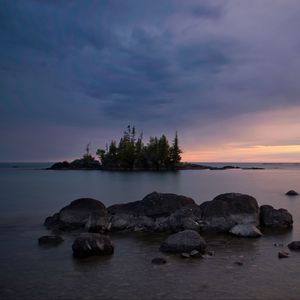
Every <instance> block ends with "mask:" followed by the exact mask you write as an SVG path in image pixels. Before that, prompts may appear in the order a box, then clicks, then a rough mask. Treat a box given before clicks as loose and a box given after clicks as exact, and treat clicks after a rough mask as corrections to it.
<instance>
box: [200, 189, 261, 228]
mask: <svg viewBox="0 0 300 300" xmlns="http://www.w3.org/2000/svg"><path fill="white" fill-rule="evenodd" d="M200 209H201V210H202V219H203V221H204V222H205V223H206V225H204V226H203V230H214V231H219V232H228V231H229V230H230V229H231V228H232V227H233V226H235V225H238V224H253V225H255V226H257V225H258V224H259V208H258V204H257V201H256V199H255V198H253V197H252V196H249V195H244V194H238V193H228V194H222V195H219V196H217V197H216V198H214V199H213V200H212V201H207V202H204V203H202V204H201V205H200Z"/></svg>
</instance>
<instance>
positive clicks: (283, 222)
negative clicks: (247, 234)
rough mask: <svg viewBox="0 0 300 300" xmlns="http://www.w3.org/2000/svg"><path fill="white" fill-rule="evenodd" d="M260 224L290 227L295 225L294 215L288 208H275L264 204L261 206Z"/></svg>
mask: <svg viewBox="0 0 300 300" xmlns="http://www.w3.org/2000/svg"><path fill="white" fill-rule="evenodd" d="M260 225H261V226H264V227H273V228H290V227H292V226H293V217H292V215H291V214H290V213H289V212H288V211H287V210H286V209H283V208H280V209H275V208H274V207H273V206H271V205H262V206H261V207H260Z"/></svg>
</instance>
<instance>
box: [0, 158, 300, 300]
mask: <svg viewBox="0 0 300 300" xmlns="http://www.w3.org/2000/svg"><path fill="white" fill-rule="evenodd" d="M47 166H48V165H47V164H39V165H37V164H34V165H32V164H25V165H24V164H22V165H20V164H1V165H0V189H1V200H0V238H1V244H0V270H1V274H0V299H95V298H99V299H100V298H101V299H200V298H205V299H298V298H299V292H300V269H299V267H298V266H299V264H300V253H297V252H292V253H291V257H290V258H288V259H282V260H279V259H278V257H277V253H278V251H279V250H281V249H282V248H279V247H274V243H284V244H287V243H288V242H290V241H292V240H297V239H298V240H299V239H300V197H295V198H288V197H286V196H285V195H284V194H285V192H286V191H288V190H289V189H295V190H298V191H300V180H299V179H300V168H299V165H298V166H297V165H278V164H276V165H272V166H268V167H267V169H266V170H227V171H199V170H191V171H180V172H174V173H172V172H166V173H164V172H162V173H155V172H136V173H128V172H104V171H102V172H101V171H47V170H38V169H39V168H45V167H47ZM251 166H252V165H251ZM265 167H266V166H265ZM155 190H156V191H160V192H173V193H178V194H183V195H186V196H190V197H192V198H193V199H194V200H195V201H196V202H197V203H201V202H203V201H206V200H211V199H212V198H214V197H215V196H217V195H218V194H220V193H226V192H241V193H247V194H250V195H252V196H254V197H256V199H257V200H258V202H259V204H260V205H262V204H271V205H273V206H274V207H276V208H279V207H284V208H286V209H288V210H289V211H290V212H291V213H292V214H293V217H294V228H293V230H292V231H288V232H286V231H284V232H266V233H265V236H264V237H263V238H261V239H238V238H232V237H229V236H226V235H224V236H208V235H205V238H206V240H207V241H208V243H209V245H210V249H211V250H213V251H215V255H214V256H213V257H212V258H209V259H203V260H200V259H195V260H193V259H188V260H184V259H181V258H179V257H178V256H176V255H165V254H162V253H160V252H159V251H158V248H159V245H160V243H161V241H162V240H163V239H164V238H165V235H163V234H143V233H119V234H113V235H112V240H113V242H114V244H115V253H114V255H113V256H111V257H101V258H96V259H94V258H93V259H90V260H87V261H85V262H80V261H77V260H75V259H73V257H72V251H71V245H72V242H73V240H74V236H73V235H72V234H69V235H65V236H64V238H65V242H64V243H63V244H62V245H60V246H58V247H55V248H47V249H44V248H40V247H39V246H38V244H37V238H38V237H39V236H41V235H44V234H47V233H48V232H47V230H46V229H45V228H44V227H43V226H42V223H43V221H44V219H45V217H46V216H48V215H50V214H53V213H54V212H56V211H58V210H59V209H60V208H61V207H63V206H65V205H66V204H68V203H69V202H71V201H72V200H74V199H76V198H79V197H83V196H84V197H93V198H96V199H99V200H101V201H102V202H103V203H105V204H106V205H111V204H114V203H119V202H128V201H133V200H138V199H141V198H142V197H144V196H145V195H146V194H148V193H150V192H152V191H155ZM224 243H225V244H224ZM156 256H163V257H166V259H167V261H168V263H167V264H166V265H163V266H153V265H151V263H150V262H151V259H152V258H154V257H156ZM237 261H239V262H242V263H243V265H242V266H239V265H236V264H235V262H237Z"/></svg>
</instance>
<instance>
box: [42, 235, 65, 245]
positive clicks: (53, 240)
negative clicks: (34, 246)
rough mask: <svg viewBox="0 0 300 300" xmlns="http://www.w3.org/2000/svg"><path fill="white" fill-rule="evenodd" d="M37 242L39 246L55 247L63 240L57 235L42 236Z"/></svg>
mask: <svg viewBox="0 0 300 300" xmlns="http://www.w3.org/2000/svg"><path fill="white" fill-rule="evenodd" d="M38 241H39V245H41V246H57V245H59V244H60V243H62V242H63V241H64V239H63V238H62V237H61V236H58V235H44V236H41V237H40V238H39V239H38Z"/></svg>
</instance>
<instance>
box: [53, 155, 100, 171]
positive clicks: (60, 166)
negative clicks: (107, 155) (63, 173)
mask: <svg viewBox="0 0 300 300" xmlns="http://www.w3.org/2000/svg"><path fill="white" fill-rule="evenodd" d="M48 169H49V170H100V169H101V164H100V162H99V161H98V160H96V159H95V158H94V157H93V156H91V155H85V156H84V157H83V158H80V159H75V160H73V161H72V162H67V161H63V162H57V163H55V164H53V165H52V166H51V167H50V168H48Z"/></svg>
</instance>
